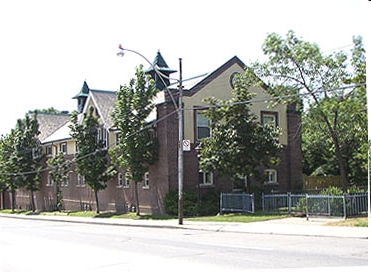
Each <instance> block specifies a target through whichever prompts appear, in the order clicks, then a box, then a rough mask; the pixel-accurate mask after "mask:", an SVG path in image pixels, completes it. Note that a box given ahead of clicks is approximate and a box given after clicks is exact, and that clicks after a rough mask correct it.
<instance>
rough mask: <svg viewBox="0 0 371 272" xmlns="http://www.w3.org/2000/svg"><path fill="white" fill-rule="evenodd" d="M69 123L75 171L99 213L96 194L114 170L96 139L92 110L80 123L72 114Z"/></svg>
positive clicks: (100, 143) (96, 122)
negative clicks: (73, 146)
mask: <svg viewBox="0 0 371 272" xmlns="http://www.w3.org/2000/svg"><path fill="white" fill-rule="evenodd" d="M71 122H72V124H71V126H70V128H71V136H72V138H73V139H75V140H76V145H77V148H78V152H77V153H76V156H75V163H76V170H77V172H78V173H79V174H80V175H81V176H82V177H83V178H84V180H85V182H86V183H87V184H88V186H89V187H90V188H91V189H92V190H93V191H94V194H95V201H96V212H97V213H99V212H100V210H99V198H98V192H99V191H100V190H103V189H105V188H106V187H107V181H108V180H110V179H111V178H112V177H113V176H114V175H115V174H116V170H115V169H114V167H113V166H112V165H111V164H110V160H109V157H108V151H107V149H106V148H105V146H104V143H103V142H102V141H100V139H98V128H99V122H98V118H97V117H96V116H95V115H94V108H93V107H90V108H89V109H88V113H86V114H85V115H84V117H83V120H82V122H81V123H80V122H79V119H78V114H77V112H74V113H73V114H72V116H71Z"/></svg>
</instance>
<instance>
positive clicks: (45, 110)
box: [29, 107, 63, 114]
mask: <svg viewBox="0 0 371 272" xmlns="http://www.w3.org/2000/svg"><path fill="white" fill-rule="evenodd" d="M35 111H37V112H38V113H54V114H59V113H63V112H61V111H60V110H57V109H55V108H54V107H50V108H48V109H36V110H33V111H29V113H32V112H35Z"/></svg>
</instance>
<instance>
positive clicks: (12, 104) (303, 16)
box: [0, 0, 371, 135]
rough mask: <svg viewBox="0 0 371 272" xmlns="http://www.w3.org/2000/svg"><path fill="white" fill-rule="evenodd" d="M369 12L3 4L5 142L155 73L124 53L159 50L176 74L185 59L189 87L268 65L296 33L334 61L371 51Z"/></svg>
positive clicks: (144, 2) (37, 1)
mask: <svg viewBox="0 0 371 272" xmlns="http://www.w3.org/2000/svg"><path fill="white" fill-rule="evenodd" d="M370 11H371V1H368V0H326V1H323V0H312V1H300V0H280V1H277V0H265V1H264V0H260V1H257V0H255V1H249V0H228V1H222V0H221V1H219V0H211V1H208V0H204V1H201V0H196V1H195V0H185V1H182V0H179V1H171V0H156V1H154V0H134V1H129V0H127V1H123V0H117V1H116V0H104V1H103V0H102V1H97V0H62V1H59V0H54V1H50V0H33V1H29V0H12V1H10V0H9V1H6V0H2V1H0V93H1V98H0V118H1V119H0V135H1V134H4V135H5V134H8V133H9V132H10V130H11V129H12V128H14V127H15V124H16V121H17V119H19V118H23V117H24V116H25V114H26V112H28V111H29V110H34V109H45V108H50V107H54V108H56V109H58V110H68V111H72V110H75V109H76V108H77V101H76V100H73V99H72V97H73V96H74V95H76V94H77V93H78V92H79V91H80V89H81V87H82V85H83V83H84V81H85V80H86V82H87V84H88V85H89V87H90V88H91V89H99V90H111V91H116V90H117V89H118V88H119V87H120V85H124V84H127V83H128V82H129V79H130V78H133V77H134V72H135V67H137V66H138V65H140V64H143V65H144V68H148V67H149V65H148V64H147V63H146V62H145V60H144V59H142V58H141V57H140V56H138V55H136V54H133V53H130V52H126V54H125V55H124V57H118V56H117V55H116V53H117V52H118V44H122V46H123V47H124V48H128V49H132V50H135V51H137V52H139V53H141V54H142V55H144V56H145V57H146V58H147V59H149V60H150V61H152V60H153V59H154V57H155V56H156V53H157V51H158V50H160V52H161V54H162V56H163V57H164V59H165V61H166V62H167V64H168V65H169V66H170V68H173V69H175V70H178V62H179V58H182V70H183V79H187V78H191V77H194V76H197V75H201V74H204V73H209V72H212V71H214V70H215V69H217V68H218V67H219V66H221V65H222V64H224V63H225V62H226V61H228V60H229V59H231V58H232V57H233V56H238V57H239V58H240V59H241V60H242V61H243V62H244V63H245V64H248V63H249V62H251V61H255V60H263V59H264V55H263V53H262V50H261V46H262V44H263V42H264V39H265V38H266V37H267V35H268V34H269V33H272V32H276V33H278V34H280V35H283V36H284V35H285V34H286V33H287V32H288V31H289V30H293V31H294V32H295V33H296V35H297V36H299V37H301V38H303V39H304V40H306V41H309V42H312V43H316V44H318V45H319V46H320V48H321V49H322V51H323V52H325V53H328V54H330V53H332V52H334V51H336V50H340V49H341V50H345V51H347V50H350V49H351V47H352V37H353V36H355V35H361V36H363V38H364V43H365V46H366V48H369V47H368V43H370V42H371V41H370V39H369V38H371V37H368V36H367V35H366V34H367V33H366V28H367V25H368V26H369V25H371V24H370V19H369V18H370V16H369V14H370ZM367 16H368V18H367ZM368 28H369V27H368ZM173 76H174V77H178V75H177V74H173Z"/></svg>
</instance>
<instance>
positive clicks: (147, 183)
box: [143, 172, 149, 189]
mask: <svg viewBox="0 0 371 272" xmlns="http://www.w3.org/2000/svg"><path fill="white" fill-rule="evenodd" d="M143 189H149V173H148V172H147V173H145V174H144V181H143Z"/></svg>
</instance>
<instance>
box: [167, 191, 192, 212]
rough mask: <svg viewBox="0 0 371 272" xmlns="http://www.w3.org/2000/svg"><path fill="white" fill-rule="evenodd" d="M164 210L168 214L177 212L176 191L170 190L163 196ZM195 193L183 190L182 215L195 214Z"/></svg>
mask: <svg viewBox="0 0 371 272" xmlns="http://www.w3.org/2000/svg"><path fill="white" fill-rule="evenodd" d="M164 206H165V212H166V213H167V214H168V215H177V214H178V191H170V192H169V193H167V194H166V196H165V198H164ZM197 206H198V205H197V194H196V193H195V192H189V191H184V192H183V214H184V216H196V215H197Z"/></svg>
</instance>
